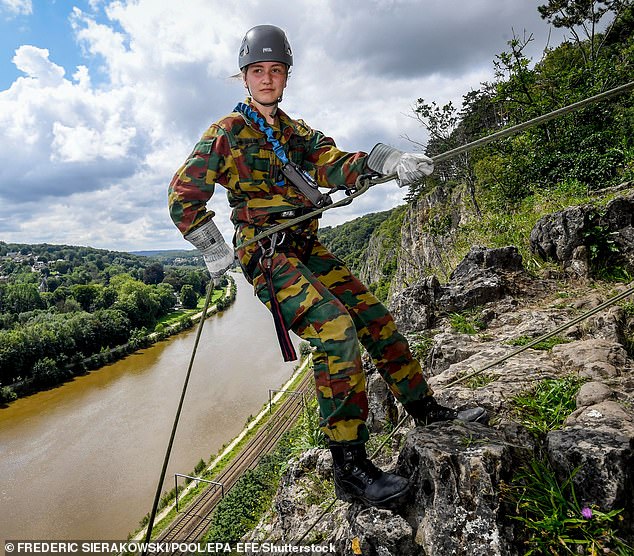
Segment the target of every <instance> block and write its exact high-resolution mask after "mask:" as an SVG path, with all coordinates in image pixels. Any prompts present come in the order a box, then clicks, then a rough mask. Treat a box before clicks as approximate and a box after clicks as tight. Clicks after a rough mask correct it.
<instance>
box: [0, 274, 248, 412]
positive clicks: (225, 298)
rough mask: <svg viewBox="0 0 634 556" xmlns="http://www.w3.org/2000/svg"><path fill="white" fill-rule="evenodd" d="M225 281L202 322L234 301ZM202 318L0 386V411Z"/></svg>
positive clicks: (192, 313) (188, 315)
mask: <svg viewBox="0 0 634 556" xmlns="http://www.w3.org/2000/svg"><path fill="white" fill-rule="evenodd" d="M226 277H227V285H226V287H225V290H224V295H222V296H221V297H220V299H219V300H218V301H217V302H216V303H215V304H213V305H210V306H209V307H208V309H207V314H206V316H205V318H209V317H210V316H212V315H215V314H216V313H218V312H220V311H222V310H224V309H226V308H227V307H228V306H230V305H231V304H232V303H233V302H234V301H235V296H236V284H235V280H234V279H233V277H232V276H230V275H228V274H227V275H226ZM202 316H203V313H202V311H199V310H198V308H196V309H192V310H189V311H185V312H184V313H183V315H181V316H180V317H179V318H178V319H177V320H176V322H174V323H173V324H170V325H167V326H162V327H161V328H160V330H153V331H152V332H148V331H147V330H145V329H142V330H139V331H137V332H136V333H134V334H133V335H132V337H131V338H130V340H129V341H128V342H127V343H125V344H121V345H118V346H115V347H114V348H111V349H103V350H101V351H100V352H99V353H95V354H93V355H91V356H89V357H86V358H84V359H82V360H81V361H79V362H77V363H74V364H73V365H69V366H67V367H65V368H64V369H62V370H59V369H55V372H53V371H51V372H50V373H48V374H46V373H45V376H42V375H38V376H36V377H32V378H28V379H25V380H22V381H20V382H16V383H14V384H10V385H7V386H3V387H2V391H1V392H0V408H1V407H7V406H8V405H9V404H10V403H11V402H12V401H15V400H17V399H19V398H22V397H24V396H28V395H31V394H34V393H36V392H40V391H42V390H46V389H48V388H54V387H56V386H59V385H61V384H64V383H65V382H67V381H69V380H72V379H73V378H74V377H76V376H81V375H83V374H85V373H87V372H90V371H96V370H99V369H101V368H102V367H105V366H106V365H109V364H111V363H114V362H116V361H119V360H121V359H123V358H125V357H127V356H128V355H131V354H133V353H135V352H137V351H139V350H141V349H144V348H147V347H149V346H151V345H153V344H155V343H157V342H160V341H162V340H165V339H167V338H169V337H170V336H174V335H176V334H180V333H181V332H184V331H185V330H188V329H190V328H192V327H193V326H194V325H195V324H196V323H197V322H198V321H200V319H201V318H202Z"/></svg>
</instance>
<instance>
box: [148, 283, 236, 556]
mask: <svg viewBox="0 0 634 556" xmlns="http://www.w3.org/2000/svg"><path fill="white" fill-rule="evenodd" d="M228 287H230V286H228ZM214 288H215V281H214V280H213V279H211V280H209V284H207V295H206V297H205V305H204V306H203V312H202V314H201V316H200V322H199V323H198V330H197V331H196V339H195V340H194V347H193V349H192V354H191V357H190V359H189V366H188V367H187V373H186V375H185V382H184V383H183V390H182V392H181V397H180V401H179V402H178V409H177V410H176V415H175V416H174V424H173V425H172V432H171V434H170V439H169V443H168V444H167V450H166V452H165V458H164V459H163V468H162V469H161V477H160V478H159V482H158V485H157V487H156V494H155V495H154V504H153V505H152V511H151V512H150V519H149V521H148V525H147V532H146V535H145V543H146V546H147V544H148V543H149V542H150V540H151V539H152V529H153V528H154V520H155V518H156V511H157V509H158V505H159V501H160V499H161V490H162V488H163V482H164V481H165V475H166V473H167V465H168V464H169V460H170V455H171V453H172V446H173V445H174V437H175V436H176V429H177V427H178V421H179V420H180V416H181V411H182V409H183V403H184V401H185V394H186V393H187V385H188V383H189V377H190V376H191V374H192V367H193V366H194V358H195V357H196V351H197V350H198V342H199V340H200V335H201V333H202V331H203V323H204V322H205V319H206V318H207V309H208V308H209V302H210V301H211V294H212V292H213V291H214ZM146 554H147V548H145V549H144V550H143V556H145V555H146Z"/></svg>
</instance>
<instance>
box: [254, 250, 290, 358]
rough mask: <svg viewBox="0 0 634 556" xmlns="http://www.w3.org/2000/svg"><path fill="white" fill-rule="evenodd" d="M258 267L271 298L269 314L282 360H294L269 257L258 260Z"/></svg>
mask: <svg viewBox="0 0 634 556" xmlns="http://www.w3.org/2000/svg"><path fill="white" fill-rule="evenodd" d="M260 269H261V270H262V274H264V278H265V280H266V287H267V288H268V290H269V297H270V298H271V314H272V315H273V324H275V333H276V334H277V341H278V343H279V344H280V348H281V349H282V357H284V361H295V360H296V359H297V354H296V353H295V348H294V347H293V343H292V342H291V337H290V335H289V333H288V329H287V328H286V324H285V323H284V316H283V315H282V307H281V306H280V302H279V301H278V299H277V296H276V295H275V286H274V285H273V269H272V268H271V258H270V257H266V258H263V259H262V260H261V261H260Z"/></svg>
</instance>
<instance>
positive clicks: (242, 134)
mask: <svg viewBox="0 0 634 556" xmlns="http://www.w3.org/2000/svg"><path fill="white" fill-rule="evenodd" d="M251 107H252V108H254V109H255V107H254V106H253V105H251ZM277 122H278V123H279V127H276V126H273V130H274V132H275V137H276V138H277V139H278V141H280V143H281V144H282V145H283V146H284V148H285V150H286V152H287V155H288V157H289V158H290V159H291V160H292V161H294V162H295V163H297V164H298V165H299V166H300V167H302V168H303V169H304V170H306V171H307V172H309V173H310V174H311V175H312V176H313V177H314V179H315V180H316V181H317V183H318V184H319V185H320V186H323V187H331V185H332V184H343V185H353V184H354V183H355V181H356V179H357V177H358V176H359V175H360V174H362V173H364V172H365V171H366V169H365V158H366V154H365V153H362V152H358V153H346V152H342V151H340V150H338V149H337V148H336V146H335V144H334V141H333V140H332V139H330V138H328V137H326V136H325V135H324V134H322V133H321V132H319V131H315V130H312V129H311V128H309V127H308V126H307V125H306V124H305V123H304V122H303V121H301V120H292V119H290V118H289V117H288V116H287V115H286V114H285V113H284V112H283V111H282V110H279V109H278V111H277ZM280 169H281V163H280V161H279V160H278V158H277V156H276V155H275V153H274V152H273V149H272V147H271V145H270V144H269V143H268V141H267V140H266V138H265V136H264V134H263V133H262V132H261V131H260V130H259V129H258V128H257V127H256V126H255V125H254V124H252V123H251V122H250V121H248V120H246V119H245V118H243V116H242V115H241V114H239V113H237V112H233V113H231V114H230V115H228V116H226V117H225V118H223V119H221V120H219V121H218V122H216V123H214V124H212V125H211V127H210V128H209V129H208V130H207V131H206V132H205V133H204V134H203V136H202V138H201V140H200V141H199V142H198V144H197V145H196V146H195V148H194V151H193V152H192V154H191V155H190V156H189V158H188V159H187V161H186V162H185V163H184V164H183V165H182V166H181V168H180V169H179V170H178V172H177V173H176V175H175V176H174V178H173V180H172V182H171V184H170V190H169V205H170V213H171V216H172V219H173V220H174V222H175V224H176V225H177V226H178V228H179V229H180V231H181V232H182V233H183V234H186V233H187V232H189V231H190V230H192V229H193V228H195V227H196V226H198V225H199V224H200V223H201V222H203V221H204V220H205V219H206V218H210V217H212V216H213V212H211V211H209V212H207V209H206V203H207V201H209V199H210V198H211V196H212V195H213V192H214V184H215V183H219V184H221V185H222V186H224V187H225V188H226V189H227V197H228V200H229V204H230V206H231V207H232V209H233V210H232V213H231V221H232V222H233V224H234V225H235V229H236V234H235V236H234V245H240V244H242V243H243V242H244V241H246V240H248V239H250V238H252V237H254V236H255V235H256V234H257V233H259V232H260V231H261V230H262V229H264V228H266V227H270V226H272V225H274V224H278V223H280V222H283V221H284V218H285V217H287V216H286V215H284V214H283V213H286V212H288V211H295V214H296V213H297V211H302V210H307V209H309V208H310V207H311V204H310V201H309V200H308V199H306V198H305V197H304V196H303V195H302V194H301V193H299V191H298V190H297V189H296V188H295V187H293V186H292V185H288V184H286V183H284V180H283V178H282V177H281V173H280ZM316 236H317V220H316V219H313V220H310V221H309V222H308V223H302V224H299V225H297V226H294V227H293V228H291V229H290V230H288V231H287V233H286V235H285V238H286V239H285V241H284V242H283V243H282V245H280V246H279V247H278V248H277V249H276V250H275V253H274V255H273V258H272V270H273V274H272V281H273V285H274V291H275V292H276V298H277V302H278V303H279V307H280V309H281V313H282V316H283V320H284V323H285V325H286V326H287V328H288V329H290V330H293V331H294V332H295V333H296V334H297V335H298V336H300V337H301V338H303V339H304V340H306V341H308V342H309V343H310V344H311V346H313V347H315V348H316V349H315V352H314V358H313V361H314V373H315V384H316V388H317V399H318V402H319V408H320V413H321V417H322V421H321V426H322V430H323V431H324V433H325V434H326V435H327V436H328V437H329V438H330V439H331V440H333V441H336V442H350V443H360V442H365V441H367V439H368V431H367V428H366V425H365V420H366V417H367V412H368V403H367V397H366V392H365V376H364V373H363V369H362V365H361V355H360V349H359V341H360V342H361V343H362V344H363V345H364V346H365V348H366V349H367V350H368V353H369V354H370V355H371V356H372V359H373V361H374V363H375V364H376V366H377V369H378V370H379V372H380V373H381V376H382V377H383V378H384V379H385V380H386V382H387V383H388V385H389V387H390V389H391V391H392V392H393V393H394V395H395V396H396V397H397V398H398V399H399V400H400V401H401V402H403V403H407V402H410V401H415V400H418V399H420V398H422V397H423V396H425V395H431V393H432V392H431V390H430V388H429V387H428V385H427V383H426V382H425V380H424V378H423V375H422V371H421V368H420V365H419V364H418V361H416V359H414V358H413V357H412V355H411V353H410V350H409V347H408V344H407V341H406V340H405V338H404V337H403V336H402V335H401V334H399V332H398V331H397V329H396V326H395V324H394V321H393V319H392V317H391V315H390V314H389V312H388V311H387V309H386V308H385V307H384V306H383V305H382V304H381V302H380V301H378V299H377V298H376V297H375V296H374V295H372V294H371V293H370V292H369V291H368V290H367V288H366V287H365V286H364V285H363V284H362V283H361V282H360V281H359V280H358V279H357V278H356V277H355V276H353V275H352V273H351V272H350V271H349V270H348V269H347V268H346V266H345V264H344V263H343V262H342V261H341V260H339V259H338V258H336V257H335V256H334V255H332V254H331V253H330V252H329V251H328V250H327V249H326V248H325V247H324V246H323V245H322V244H321V243H320V242H319V240H318V239H317V237H316ZM237 254H238V259H239V261H240V264H241V266H242V268H243V269H244V270H245V274H246V275H247V278H248V279H249V280H250V281H251V283H252V284H253V286H254V288H255V292H256V294H257V295H258V297H259V299H260V300H261V301H262V302H263V303H265V304H266V305H267V307H269V309H271V299H270V294H269V289H268V288H267V287H266V282H265V278H264V275H263V272H262V269H261V268H260V266H258V265H257V264H254V263H255V262H257V260H258V259H259V257H260V255H261V247H260V246H258V245H257V244H253V245H250V246H248V247H247V248H241V249H238V252H237Z"/></svg>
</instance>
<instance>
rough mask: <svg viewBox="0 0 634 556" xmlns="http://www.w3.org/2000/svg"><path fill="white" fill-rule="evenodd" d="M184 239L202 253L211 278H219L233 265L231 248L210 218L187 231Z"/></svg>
mask: <svg viewBox="0 0 634 556" xmlns="http://www.w3.org/2000/svg"><path fill="white" fill-rule="evenodd" d="M185 239H186V240H187V241H189V243H191V244H192V245H193V246H194V247H196V248H197V249H198V250H199V251H200V252H201V253H202V254H203V258H204V259H205V265H207V270H208V271H209V274H210V275H211V277H212V279H216V278H220V277H221V276H222V275H223V274H224V273H225V272H226V271H227V270H228V269H229V268H231V267H232V266H233V259H234V255H233V249H231V248H230V247H229V246H228V245H227V242H226V241H225V240H224V238H223V237H222V234H221V233H220V230H219V229H218V228H217V227H216V224H214V221H213V220H212V219H211V218H210V219H209V220H207V221H206V222H204V223H203V224H202V225H200V226H198V227H197V228H195V229H194V230H193V231H191V232H189V233H188V234H187V235H186V236H185Z"/></svg>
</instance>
